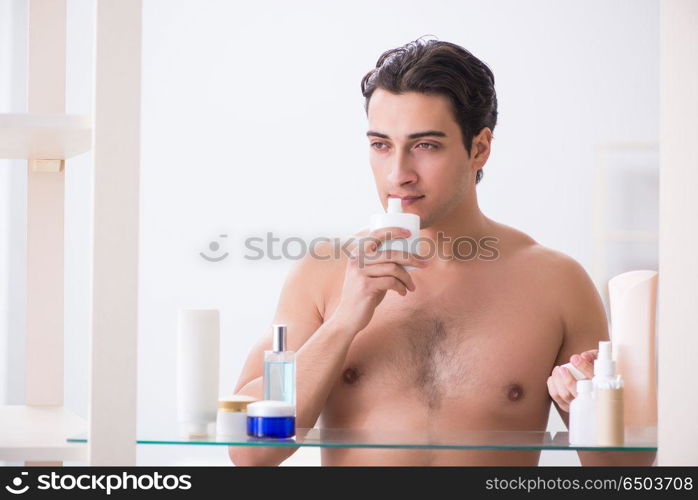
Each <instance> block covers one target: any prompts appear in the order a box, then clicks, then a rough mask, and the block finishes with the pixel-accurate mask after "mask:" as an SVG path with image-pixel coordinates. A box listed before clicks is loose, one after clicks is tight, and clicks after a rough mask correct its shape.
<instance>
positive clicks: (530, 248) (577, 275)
mask: <svg viewBox="0 0 698 500" xmlns="http://www.w3.org/2000/svg"><path fill="white" fill-rule="evenodd" d="M496 224H497V230H496V233H497V237H498V238H499V239H500V243H499V245H500V249H501V254H502V257H504V258H505V259H508V261H509V262H510V263H511V265H512V266H513V267H514V268H515V269H518V270H520V271H521V273H523V275H525V276H528V277H529V278H532V277H533V276H535V279H531V281H530V283H536V284H538V285H540V284H545V286H546V288H548V289H550V290H551V291H554V292H555V293H556V294H559V293H563V292H564V290H579V289H580V288H581V289H586V290H587V291H589V290H590V287H591V289H593V288H594V285H593V283H592V281H591V278H590V277H589V275H588V273H587V272H586V270H585V269H584V266H582V265H581V264H580V263H579V262H578V261H577V260H575V259H574V258H572V257H571V256H569V255H567V254H565V253H563V252H561V251H559V250H555V249H553V248H549V247H546V246H544V245H541V244H540V243H538V242H537V241H536V240H535V239H533V238H532V237H531V236H529V235H528V234H526V233H524V232H523V231H520V230H518V229H515V228H513V227H510V226H507V225H504V224H500V223H496Z"/></svg>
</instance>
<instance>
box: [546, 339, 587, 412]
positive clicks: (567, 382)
mask: <svg viewBox="0 0 698 500" xmlns="http://www.w3.org/2000/svg"><path fill="white" fill-rule="evenodd" d="M598 353H599V351H598V349H592V350H590V351H584V352H583V353H581V354H573V355H572V356H571V357H570V363H572V364H573V365H574V366H575V368H577V369H578V370H579V371H580V372H582V373H583V374H584V378H589V379H590V378H592V377H593V376H594V360H595V359H596V356H597V355H598ZM548 393H550V397H551V398H552V399H553V401H555V402H556V403H557V405H558V406H559V407H560V409H561V410H564V411H567V412H569V411H570V403H571V402H572V400H573V399H574V398H575V397H577V380H576V379H575V378H574V376H572V374H571V373H570V372H569V370H568V369H567V368H565V367H563V366H556V367H555V368H553V372H552V374H551V375H550V376H549V377H548Z"/></svg>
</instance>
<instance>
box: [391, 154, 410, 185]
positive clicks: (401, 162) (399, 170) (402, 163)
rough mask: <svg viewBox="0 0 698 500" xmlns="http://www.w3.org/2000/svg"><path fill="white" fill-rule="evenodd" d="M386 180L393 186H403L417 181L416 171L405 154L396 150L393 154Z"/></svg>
mask: <svg viewBox="0 0 698 500" xmlns="http://www.w3.org/2000/svg"><path fill="white" fill-rule="evenodd" d="M388 181H389V182H390V183H391V184H392V185H393V186H404V185H406V184H414V183H415V182H417V172H416V171H415V170H414V168H413V166H412V164H411V162H410V158H409V156H408V155H407V154H405V153H403V152H397V153H395V154H394V155H393V158H392V160H391V164H390V172H389V173H388Z"/></svg>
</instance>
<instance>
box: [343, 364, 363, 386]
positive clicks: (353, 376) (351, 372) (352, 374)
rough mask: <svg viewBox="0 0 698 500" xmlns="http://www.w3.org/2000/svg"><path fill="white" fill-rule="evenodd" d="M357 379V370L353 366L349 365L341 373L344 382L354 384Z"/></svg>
mask: <svg viewBox="0 0 698 500" xmlns="http://www.w3.org/2000/svg"><path fill="white" fill-rule="evenodd" d="M358 379H359V372H358V370H357V369H356V368H354V367H349V368H347V369H346V370H344V373H342V380H343V381H344V383H345V384H354V383H356V381H357V380H358Z"/></svg>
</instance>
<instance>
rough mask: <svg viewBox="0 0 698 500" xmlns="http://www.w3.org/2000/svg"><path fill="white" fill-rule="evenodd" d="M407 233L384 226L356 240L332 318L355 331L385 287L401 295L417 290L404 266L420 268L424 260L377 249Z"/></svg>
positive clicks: (368, 317)
mask: <svg viewBox="0 0 698 500" xmlns="http://www.w3.org/2000/svg"><path fill="white" fill-rule="evenodd" d="M409 235H410V232H409V231H408V230H407V229H402V228H399V227H387V228H383V229H377V230H375V231H373V232H371V233H370V234H369V235H368V237H367V238H362V239H361V240H359V243H358V244H357V245H356V246H355V247H354V249H353V250H352V256H351V258H350V259H349V260H348V262H347V266H346V271H345V274H344V285H343V288H342V297H341V298H340V300H339V305H338V306H337V309H336V310H335V312H334V314H333V315H332V320H333V321H337V322H338V323H339V324H342V325H343V326H345V327H347V328H350V329H351V331H353V332H354V333H358V332H359V331H361V330H363V329H364V328H365V327H366V325H368V323H369V322H370V321H371V318H372V317H373V313H374V311H375V309H376V307H378V304H380V303H381V301H382V300H383V298H384V297H385V294H386V293H387V292H388V290H395V291H396V292H397V293H399V294H400V295H402V296H403V297H404V296H405V295H407V293H408V292H413V291H414V290H415V289H416V287H415V284H414V281H412V277H411V276H410V273H409V272H408V271H406V270H405V268H404V267H403V266H415V267H417V268H420V267H424V266H425V265H426V261H425V260H423V259H420V258H419V257H417V256H415V255H413V254H411V253H407V252H402V251H398V250H384V251H380V252H379V251H378V247H379V246H380V244H381V243H383V242H384V241H386V240H389V239H395V238H406V237H408V236H409Z"/></svg>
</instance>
